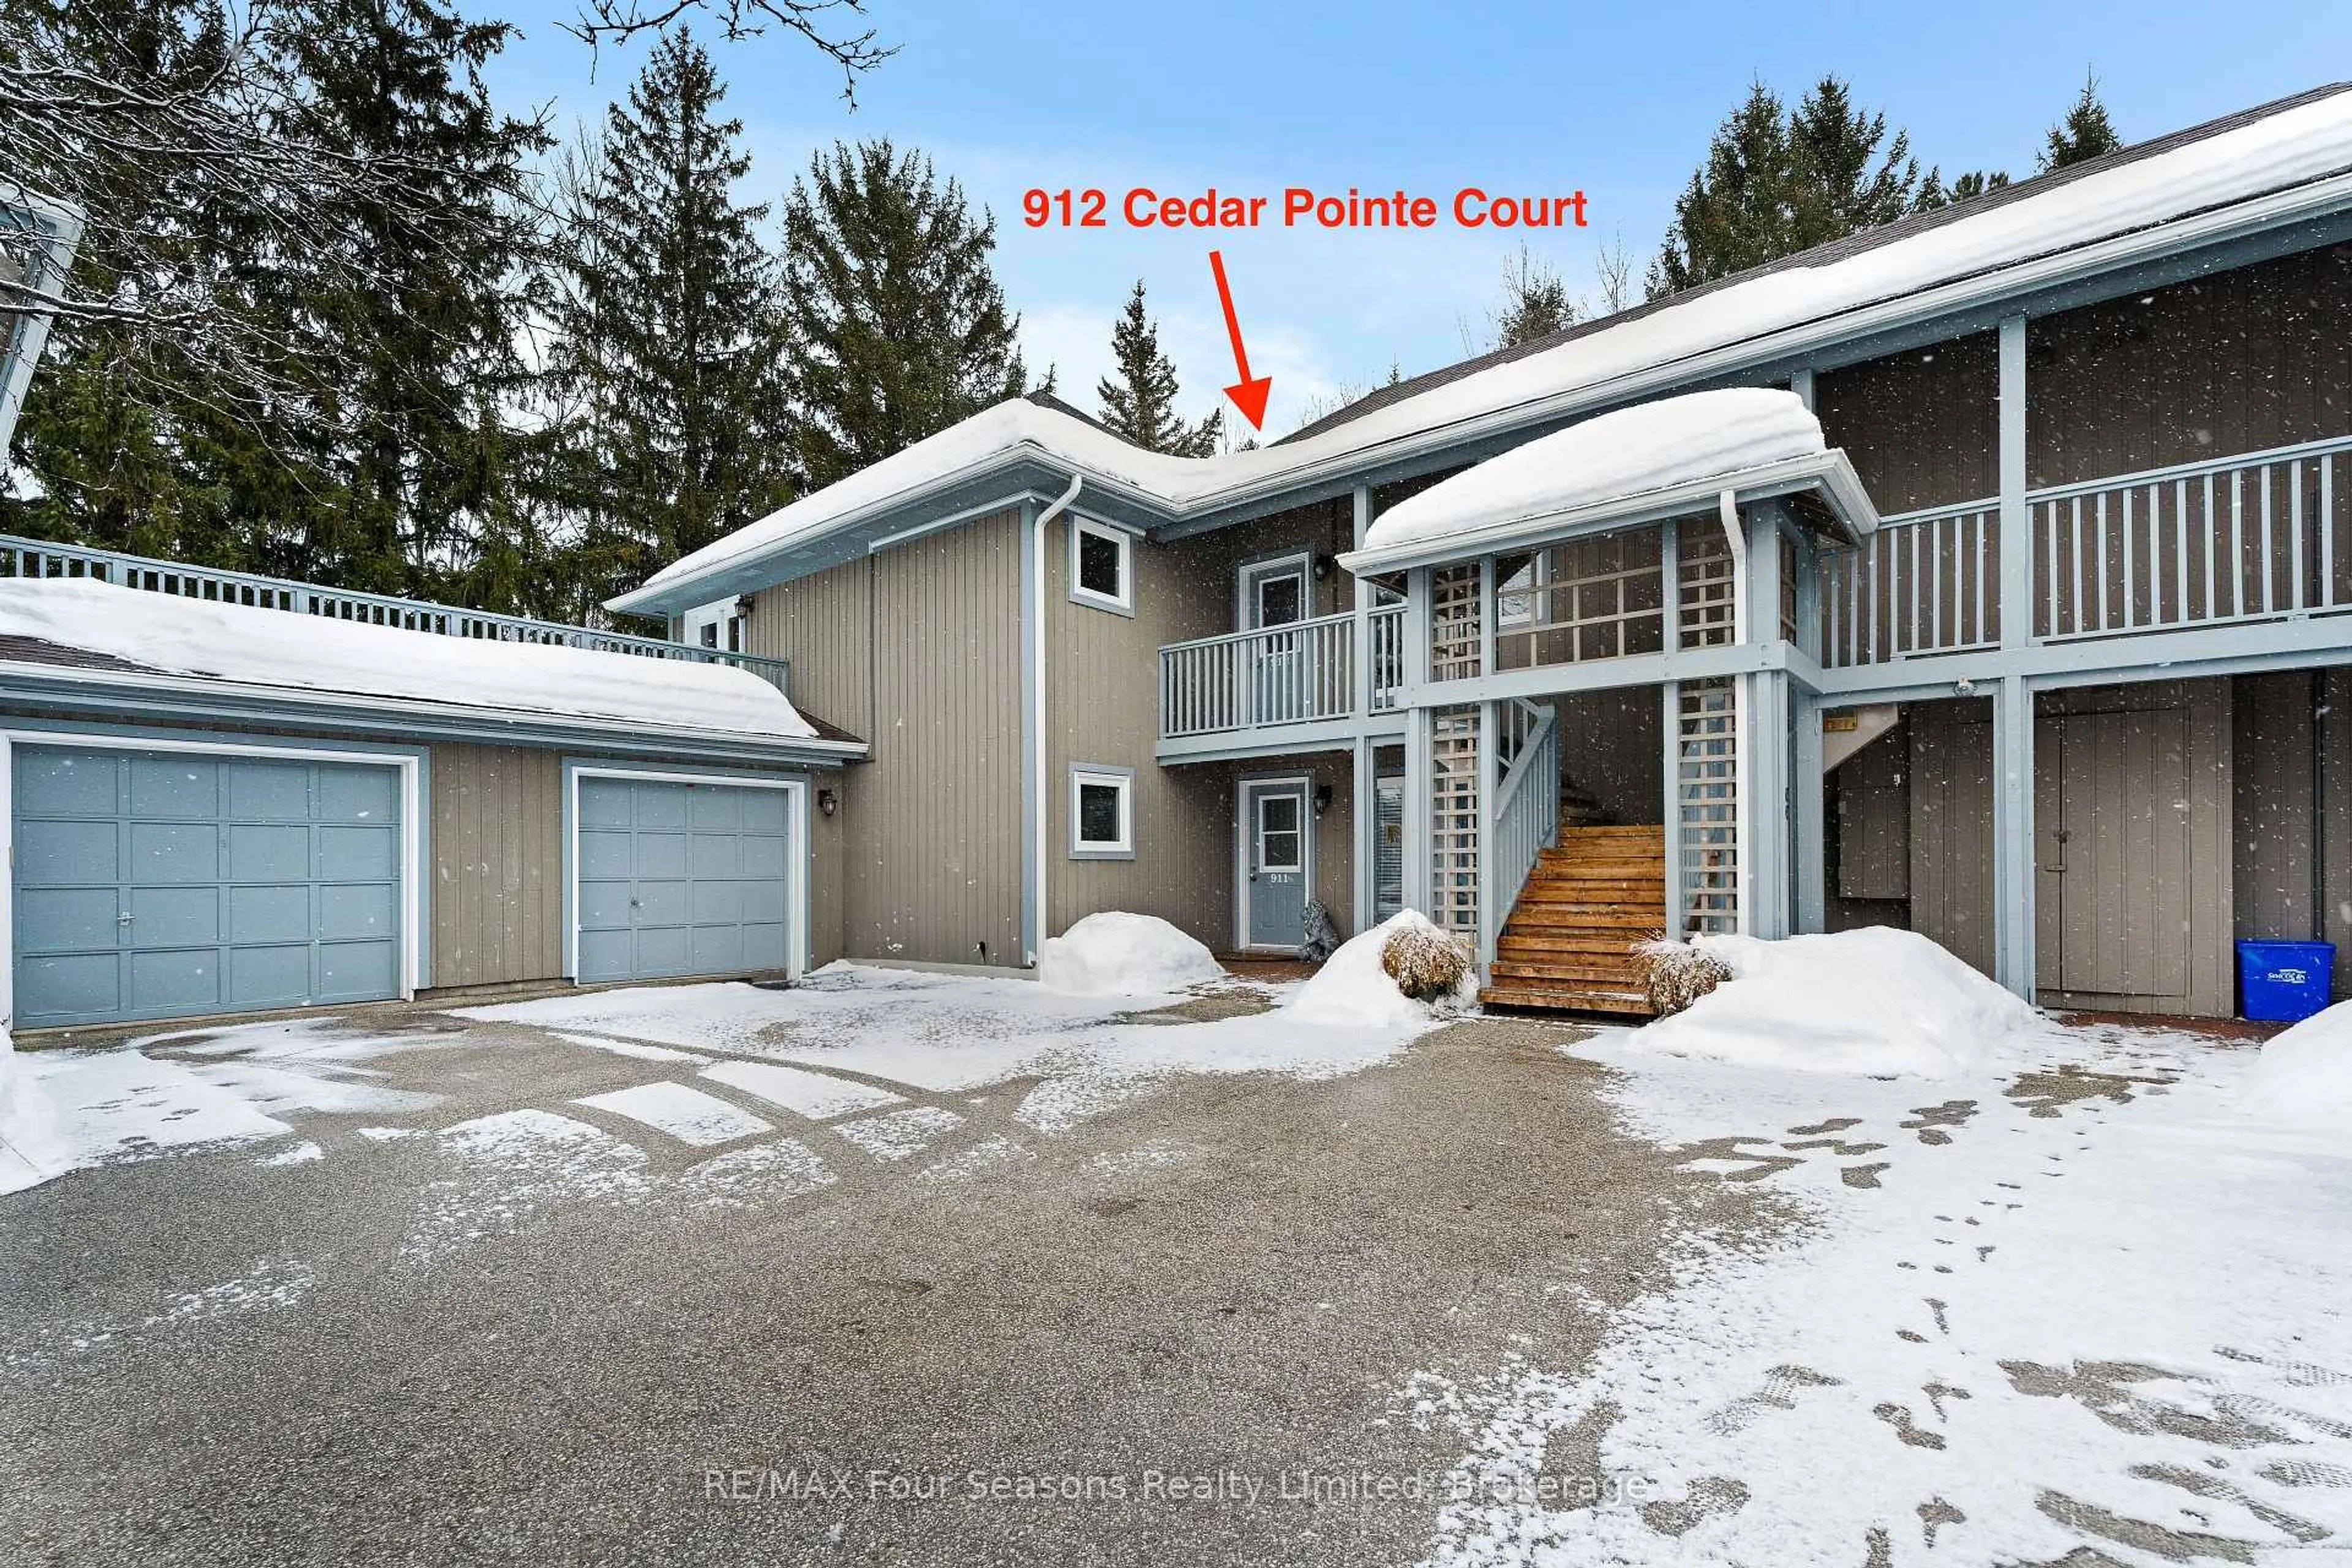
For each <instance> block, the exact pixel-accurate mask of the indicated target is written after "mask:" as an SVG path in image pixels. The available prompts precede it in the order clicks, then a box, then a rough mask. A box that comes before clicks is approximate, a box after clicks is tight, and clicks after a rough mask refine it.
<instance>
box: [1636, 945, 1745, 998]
mask: <svg viewBox="0 0 2352 1568" xmlns="http://www.w3.org/2000/svg"><path fill="white" fill-rule="evenodd" d="M1633 952H1634V953H1635V954H1636V955H1637V956H1638V957H1639V958H1640V960H1641V964H1642V985H1643V989H1644V990H1646V991H1647V992H1648V993H1649V994H1650V1010H1651V1011H1652V1012H1654V1013H1655V1014H1657V1016H1659V1017H1661V1018H1664V1017H1670V1016H1673V1015H1675V1014H1676V1013H1679V1012H1681V1011H1682V1010H1683V1009H1684V1008H1685V1007H1687V1006H1689V1005H1691V1004H1692V1003H1694V1002H1696V1001H1697V1000H1698V999H1699V998H1700V997H1702V996H1704V995H1706V994H1707V993H1708V992H1710V991H1712V990H1714V989H1715V988H1716V987H1717V986H1718V985H1720V984H1723V983H1724V982H1725V981H1727V980H1728V979H1730V978H1731V966H1730V965H1729V964H1727V963H1724V962H1723V960H1721V959H1719V958H1717V957H1716V956H1715V954H1713V953H1711V952H1707V951H1706V949H1704V948H1698V947H1693V946H1692V945H1691V944H1690V943H1688V942H1675V941H1672V940H1671V939H1669V938H1667V937H1666V936H1664V934H1661V935H1658V936H1654V937H1652V938H1651V939H1650V940H1649V941H1647V942H1642V943H1639V944H1638V945H1636V946H1635V947H1634V949H1633Z"/></svg>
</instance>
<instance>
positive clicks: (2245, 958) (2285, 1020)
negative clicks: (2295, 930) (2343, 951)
mask: <svg viewBox="0 0 2352 1568" xmlns="http://www.w3.org/2000/svg"><path fill="white" fill-rule="evenodd" d="M2334 973H2336V944H2335V943H2334V942H2240V943H2238V989H2239V991H2240V993H2241V994H2242V996H2243V997H2244V1006H2245V1016H2247V1017H2249V1018H2258V1019H2261V1020H2263V1022H2266V1023H2278V1024H2292V1023H2294V1022H2296V1021H2297V1020H2299V1019H2304V1018H2308V1017H2310V1016H2312V1015H2313V1014H2314V1013H2316V1012H2319V1011H2320V1010H2321V1009H2323V1008H2325V1007H2326V1005H2327V990H2328V980H2329V978H2330V977H2331V976H2332V975H2333V974H2334Z"/></svg>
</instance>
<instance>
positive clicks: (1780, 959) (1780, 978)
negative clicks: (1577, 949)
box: [1628, 926, 2037, 1078]
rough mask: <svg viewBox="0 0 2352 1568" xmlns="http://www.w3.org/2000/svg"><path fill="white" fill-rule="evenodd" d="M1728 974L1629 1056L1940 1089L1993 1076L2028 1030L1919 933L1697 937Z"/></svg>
mask: <svg viewBox="0 0 2352 1568" xmlns="http://www.w3.org/2000/svg"><path fill="white" fill-rule="evenodd" d="M1690 946H1691V947H1692V948H1694V949H1695V950H1696V951H1697V952H1700V953H1703V954H1705V955H1706V956H1709V957H1712V958H1715V959H1717V960H1718V961H1720V962H1721V963H1722V964H1723V966H1724V967H1725V969H1727V971H1728V972H1729V978H1727V979H1726V980H1724V981H1723V982H1722V983H1721V984H1718V985H1717V986H1716V988H1715V989H1714V990H1713V991H1711V992H1709V993H1707V994H1706V995H1704V996H1701V997H1699V998H1697V999H1696V1001H1694V1002H1692V1003H1691V1005H1689V1006H1688V1007H1687V1008H1685V1010H1684V1011H1682V1012H1680V1013H1677V1014H1675V1015H1674V1016H1672V1017H1666V1018H1661V1019H1659V1020H1658V1021H1657V1022H1655V1023H1654V1024H1651V1025H1649V1026H1646V1027H1644V1028H1643V1029H1641V1030H1639V1031H1638V1032H1636V1033H1635V1034H1634V1035H1633V1037H1632V1038H1631V1040H1630V1041H1629V1042H1628V1044H1629V1045H1630V1046H1631V1047H1632V1048H1633V1049H1636V1050H1643V1051H1656V1052H1660V1053H1662V1054H1664V1055H1668V1056H1685V1057H1710V1058H1715V1059H1717V1060H1719V1061H1728V1062H1738V1063H1742V1064H1745V1065H1748V1066H1753V1067H1771V1068H1793V1069H1796V1070H1798V1071H1802V1072H1841V1073H1867V1074H1872V1075H1878V1076H1886V1075H1900V1076H1904V1077H1910V1078H1945V1077H1948V1076H1950V1075H1952V1074H1954V1073H1960V1072H1969V1071H1973V1070H1976V1069H1978V1068H1984V1067H1987V1066H1990V1063H1991V1057H1992V1053H1993V1050H1994V1048H1995V1047H1997V1046H1998V1045H1999V1044H2000V1042H2001V1041H2002V1040H2004V1039H2005V1038H2007V1037H2009V1036H2011V1034H2013V1033H2015V1032H2016V1031H2018V1030H2020V1029H2023V1028H2029V1027H2031V1026H2033V1025H2034V1024H2035V1022H2036V1021H2037V1015H2036V1014H2035V1013H2034V1011H2033V1009H2032V1008H2031V1007H2029V1006H2027V1005H2025V1003H2023V1002H2022V1001H2021V1000H2019V999H2018V998H2017V997H2015V996H2012V995H2011V994H2009V993H2008V992H2006V991H2004V990H2002V989H2001V988H2000V986H1998V985H1996V984H1993V983H1992V982H1991V981H1990V980H1988V979H1986V978H1985V977H1984V976H1983V975H1981V974H1979V973H1977V972H1976V971H1975V970H1973V969H1970V968H1969V966H1968V965H1967V964H1965V963H1961V962H1960V961H1959V960H1958V959H1957V958H1954V957H1953V956H1952V955H1951V954H1950V953H1948V952H1945V951H1944V950H1943V949H1942V948H1940V947H1938V946H1937V945H1936V944H1935V943H1934V942H1930V941H1929V940H1928V939H1927V938H1926V937H1924V936H1921V935H1919V934H1918V933H1917V932H1916V931H1895V930H1893V929H1891V928H1889V927H1886V926H1872V927H1869V928H1868V929H1866V930H1863V931H1837V932H1834V933H1832V934H1828V935H1822V936H1792V937H1789V938H1787V939H1785V940H1783V941H1780V942H1762V941H1759V940H1758V939H1756V938H1754V937H1744V936H1697V937H1694V938H1692V939H1691V942H1690Z"/></svg>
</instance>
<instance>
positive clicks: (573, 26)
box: [564, 0, 898, 108]
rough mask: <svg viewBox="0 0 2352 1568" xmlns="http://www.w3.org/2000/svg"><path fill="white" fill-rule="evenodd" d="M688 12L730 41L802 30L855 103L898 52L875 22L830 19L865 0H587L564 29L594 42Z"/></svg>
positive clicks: (856, 9)
mask: <svg viewBox="0 0 2352 1568" xmlns="http://www.w3.org/2000/svg"><path fill="white" fill-rule="evenodd" d="M688 12H694V13H696V14H698V15H701V16H713V17H716V18H717V19H718V22H719V32H720V35H721V36H722V37H726V38H727V39H728V40H729V41H730V42H735V41H738V40H740V39H743V38H756V37H761V35H763V34H765V33H766V32H767V31H768V30H769V29H770V28H771V27H782V28H783V29H785V30H786V31H788V32H793V33H798V34H799V35H800V36H801V37H803V38H805V39H807V40H808V41H809V42H810V43H812V44H814V45H815V46H816V48H817V51H818V52H819V53H820V54H822V55H824V57H825V58H827V59H829V60H831V61H833V63H834V64H835V65H836V66H839V67H840V68H841V96H842V97H844V98H845V99H847V100H849V102H850V105H851V106H852V107H853V108H854V107H856V103H857V79H858V78H859V77H861V76H863V75H864V74H865V73H866V72H867V71H870V70H872V69H873V68H875V67H877V66H878V65H880V64H881V63H882V62H883V61H884V60H887V59H888V58H890V57H891V56H892V55H895V54H897V53H898V45H896V44H890V45H883V44H878V43H877V42H876V41H875V39H876V37H877V29H876V28H873V27H867V28H866V29H865V30H864V31H863V32H851V31H847V30H835V28H834V27H833V26H830V25H829V24H831V23H832V22H834V21H835V20H838V19H842V18H837V17H835V16H832V15H830V13H845V15H846V16H854V17H856V18H859V19H861V20H862V19H863V18H864V17H865V16H866V0H651V4H646V0H587V5H586V7H585V9H583V11H582V12H581V14H580V19H579V20H578V21H576V22H569V23H566V24H564V30H565V31H566V32H568V33H570V34H572V37H576V38H579V39H581V40H583V42H585V43H587V44H589V45H590V46H591V47H595V46H599V45H603V44H605V43H625V42H627V41H628V40H629V39H631V38H633V37H636V36H637V35H638V34H640V33H658V32H661V31H663V30H665V29H666V28H667V27H668V26H669V25H670V24H671V23H673V22H675V21H677V19H678V18H679V17H681V16H685V15H687V14H688Z"/></svg>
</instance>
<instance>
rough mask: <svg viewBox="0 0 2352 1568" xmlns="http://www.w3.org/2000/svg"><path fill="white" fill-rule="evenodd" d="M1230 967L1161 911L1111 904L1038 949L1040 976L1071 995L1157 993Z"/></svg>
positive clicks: (1220, 976) (1052, 987) (1205, 979)
mask: <svg viewBox="0 0 2352 1568" xmlns="http://www.w3.org/2000/svg"><path fill="white" fill-rule="evenodd" d="M1225 977H1226V976H1225V972H1224V969H1223V966H1222V965H1220V964H1219V963H1217V961H1216V958H1215V957H1214V956H1213V954H1212V953H1211V952H1209V950H1208V949H1207V948H1205V947H1203V946H1202V945H1201V944H1200V943H1199V942H1195V941H1193V940H1192V938H1191V937H1189V936H1186V935H1185V934H1184V933H1183V932H1182V931H1178V930H1177V929H1176V928H1175V927H1174V926H1172V925H1170V924H1169V923H1168V922H1167V921H1163V920H1161V919H1160V917H1159V916H1157V915H1131V914H1128V913H1125V912H1123V911H1121V910H1104V911H1103V912H1102V913H1100V914H1093V915H1088V916H1087V918H1086V919H1084V920H1082V921H1078V923H1077V924H1076V925H1074V926H1072V927H1071V928H1070V929H1069V930H1067V931H1064V932H1063V933H1062V934H1061V935H1059V936H1056V937H1048V938H1046V939H1045V946H1044V947H1043V948H1041V949H1040V950H1039V951H1038V953H1037V979H1038V981H1039V982H1040V983H1041V984H1044V986H1045V989H1046V990H1048V991H1059V992H1062V993H1064V994H1067V995H1072V996H1153V995H1160V994H1166V993H1168V992H1171V991H1181V990H1183V989H1185V988H1186V987H1187V986H1191V985H1198V984H1202V983H1204V982H1208V981H1215V980H1223V979H1224V978H1225Z"/></svg>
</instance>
